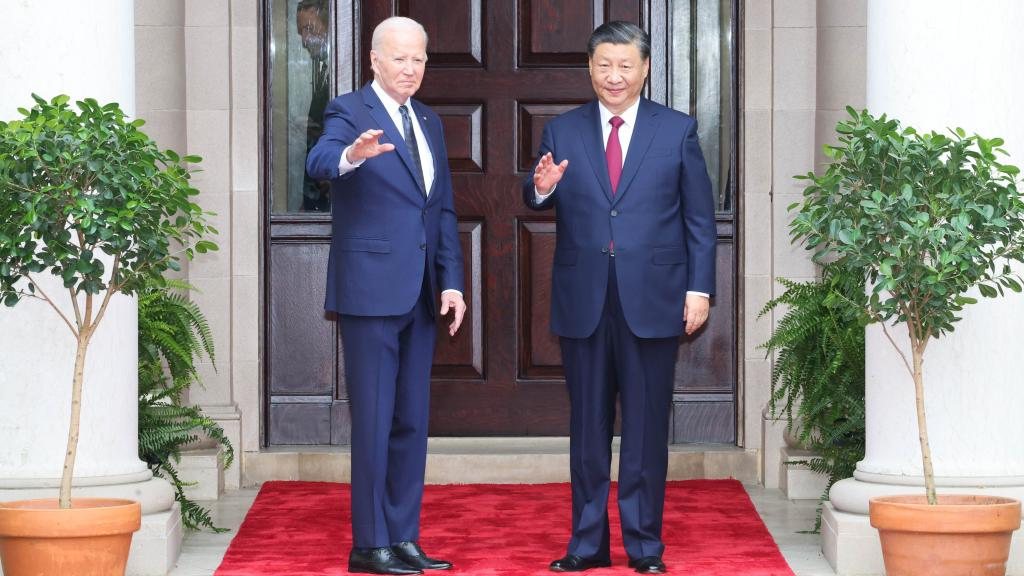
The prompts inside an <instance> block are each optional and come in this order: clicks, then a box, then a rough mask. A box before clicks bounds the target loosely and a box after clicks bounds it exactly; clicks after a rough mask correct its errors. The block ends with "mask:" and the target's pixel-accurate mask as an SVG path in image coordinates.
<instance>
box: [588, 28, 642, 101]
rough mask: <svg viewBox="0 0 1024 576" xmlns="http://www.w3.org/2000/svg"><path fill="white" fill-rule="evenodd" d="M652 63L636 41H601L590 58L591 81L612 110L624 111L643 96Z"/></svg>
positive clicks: (596, 91) (599, 98)
mask: <svg viewBox="0 0 1024 576" xmlns="http://www.w3.org/2000/svg"><path fill="white" fill-rule="evenodd" d="M650 67H651V63H650V61H649V60H645V59H644V58H643V57H642V56H641V55H640V49H639V48H637V47H636V45H635V44H633V43H629V44H611V43H609V42H605V43H603V44H598V45H597V48H595V49H594V55H593V56H592V57H591V58H590V82H591V84H593V86H594V92H595V93H596V94H597V99H598V100H600V101H601V104H604V107H605V108H607V109H608V110H609V111H610V112H611V113H612V114H622V113H623V112H625V111H626V109H627V108H629V107H630V106H632V105H633V103H634V102H636V101H637V99H638V98H640V92H641V91H642V90H643V89H644V81H645V80H647V71H648V70H649V69H650Z"/></svg>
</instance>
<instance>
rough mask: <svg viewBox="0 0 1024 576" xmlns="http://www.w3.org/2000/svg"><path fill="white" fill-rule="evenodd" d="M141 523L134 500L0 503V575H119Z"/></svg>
mask: <svg viewBox="0 0 1024 576" xmlns="http://www.w3.org/2000/svg"><path fill="white" fill-rule="evenodd" d="M141 524H142V506H140V505H139V503H138V502H135V501H133V500H114V499H105V498H74V499H72V501H71V508H69V509H67V510H62V509H60V507H59V506H58V504H57V500H56V499H46V500H22V501H19V502H3V503H0V560H2V561H3V568H4V576H29V575H31V576H70V575H71V574H74V575H75V576H123V575H124V568H125V564H126V563H127V562H128V549H129V548H130V547H131V543H132V534H133V533H134V532H135V531H136V530H138V529H139V527H140V526H141Z"/></svg>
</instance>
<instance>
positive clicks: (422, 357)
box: [340, 272, 437, 548]
mask: <svg viewBox="0 0 1024 576" xmlns="http://www.w3.org/2000/svg"><path fill="white" fill-rule="evenodd" d="M424 276H426V272H424ZM427 286H428V282H427V281H426V280H424V287H423V289H422V290H421V292H420V297H419V299H418V300H417V301H416V304H415V305H414V306H413V308H412V310H410V311H409V312H407V313H405V314H402V315H400V316H352V315H342V316H341V318H340V320H341V339H342V343H343V344H344V346H345V378H346V382H347V385H348V392H349V398H350V399H351V413H352V543H353V546H355V547H357V548H379V547H382V546H390V545H391V544H393V543H396V542H404V541H409V540H418V539H419V525H420V504H421V502H422V500H423V475H424V467H425V466H426V461H427V424H428V420H429V415H430V367H431V363H432V360H433V356H434V342H435V339H436V337H437V328H436V323H435V322H434V318H433V316H432V315H431V313H430V304H431V302H432V299H433V295H432V294H431V290H430V289H429V288H428V287H427Z"/></svg>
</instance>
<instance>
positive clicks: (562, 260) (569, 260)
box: [555, 250, 579, 266]
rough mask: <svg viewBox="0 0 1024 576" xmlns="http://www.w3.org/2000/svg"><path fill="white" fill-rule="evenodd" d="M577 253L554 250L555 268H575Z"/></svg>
mask: <svg viewBox="0 0 1024 576" xmlns="http://www.w3.org/2000/svg"><path fill="white" fill-rule="evenodd" d="M578 256H579V252H578V251H576V250H555V265H556V266H575V265H576V258H577V257H578Z"/></svg>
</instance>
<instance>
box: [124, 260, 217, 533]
mask: <svg viewBox="0 0 1024 576" xmlns="http://www.w3.org/2000/svg"><path fill="white" fill-rule="evenodd" d="M191 289H192V287H191V286H190V285H188V284H186V283H184V282H180V281H175V280H162V279H160V280H155V281H153V282H151V283H150V284H148V285H147V286H146V287H145V288H143V289H142V290H141V291H140V292H139V458H141V459H142V460H144V461H145V462H146V464H147V465H148V466H149V468H150V470H152V471H153V473H154V474H155V475H157V476H160V477H161V478H164V479H166V480H168V481H169V482H170V483H171V485H173V486H174V490H175V499H176V500H177V501H178V502H179V504H180V505H181V517H182V522H184V524H185V526H186V527H188V528H191V529H199V528H202V527H206V528H209V529H211V530H213V531H215V532H223V531H225V529H223V528H218V527H216V526H215V525H214V524H213V519H212V518H211V517H210V512H209V510H207V509H206V508H204V507H202V506H200V505H199V504H197V503H195V502H193V501H192V500H190V499H189V498H188V496H187V495H186V494H185V488H187V487H189V486H191V485H193V483H189V482H185V481H183V480H182V479H181V477H180V475H179V474H178V469H177V465H178V463H179V462H180V461H181V451H182V449H183V448H184V447H186V446H188V445H189V444H193V443H195V442H197V441H199V440H200V438H201V436H205V437H208V438H210V439H211V440H213V441H214V442H215V443H216V444H217V445H218V446H219V448H220V452H219V454H218V459H219V461H220V463H221V465H222V466H224V467H225V468H228V467H229V466H231V464H232V462H233V461H234V448H233V447H232V446H231V442H230V441H229V440H228V438H227V437H226V436H225V435H224V429H223V428H221V427H220V425H218V424H217V423H216V422H215V421H214V420H213V419H211V418H210V417H208V416H206V415H205V414H203V412H202V410H201V409H200V408H199V407H197V406H189V405H186V404H185V403H184V401H185V398H184V395H185V392H186V391H187V390H188V388H189V387H190V386H191V385H192V384H194V383H199V374H198V372H197V371H196V362H197V361H198V360H200V359H201V358H202V357H203V356H205V357H207V358H209V359H210V361H211V362H213V361H215V357H214V348H213V334H212V333H211V331H210V326H209V324H208V323H207V321H206V317H205V316H204V315H203V313H202V311H201V310H200V309H199V307H198V306H197V305H196V304H195V303H194V302H192V301H191V300H190V299H189V298H188V297H187V296H186V294H187V292H188V290H191Z"/></svg>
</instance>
